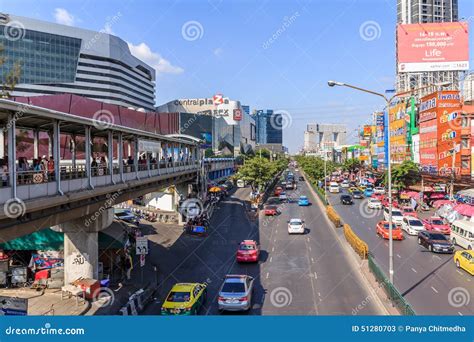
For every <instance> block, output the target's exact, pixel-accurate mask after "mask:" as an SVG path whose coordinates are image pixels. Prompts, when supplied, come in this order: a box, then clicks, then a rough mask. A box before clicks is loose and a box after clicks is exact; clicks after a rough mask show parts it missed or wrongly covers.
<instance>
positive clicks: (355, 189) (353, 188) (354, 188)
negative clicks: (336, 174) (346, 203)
mask: <svg viewBox="0 0 474 342" xmlns="http://www.w3.org/2000/svg"><path fill="white" fill-rule="evenodd" d="M347 191H348V192H350V193H351V194H352V193H353V192H354V191H359V189H358V188H357V187H355V186H351V187H350V188H349V189H347Z"/></svg>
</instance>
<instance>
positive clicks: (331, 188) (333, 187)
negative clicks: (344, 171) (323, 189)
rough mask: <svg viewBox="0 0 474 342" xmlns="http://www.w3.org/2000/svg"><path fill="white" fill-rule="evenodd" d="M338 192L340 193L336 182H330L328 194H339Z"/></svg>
mask: <svg viewBox="0 0 474 342" xmlns="http://www.w3.org/2000/svg"><path fill="white" fill-rule="evenodd" d="M339 191H340V188H339V184H337V183H336V182H331V183H330V184H329V192H331V193H339Z"/></svg>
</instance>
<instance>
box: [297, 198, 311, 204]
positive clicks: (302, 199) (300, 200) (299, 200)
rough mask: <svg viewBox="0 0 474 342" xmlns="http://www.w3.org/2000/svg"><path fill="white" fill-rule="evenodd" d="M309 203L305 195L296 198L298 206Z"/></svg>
mask: <svg viewBox="0 0 474 342" xmlns="http://www.w3.org/2000/svg"><path fill="white" fill-rule="evenodd" d="M309 204H310V203H309V199H308V197H306V196H300V198H299V199H298V205H299V206H308V205H309Z"/></svg>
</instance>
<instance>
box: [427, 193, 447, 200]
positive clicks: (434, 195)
mask: <svg viewBox="0 0 474 342" xmlns="http://www.w3.org/2000/svg"><path fill="white" fill-rule="evenodd" d="M444 197H445V194H440V193H437V194H436V193H435V194H431V196H430V198H431V199H443V198H444Z"/></svg>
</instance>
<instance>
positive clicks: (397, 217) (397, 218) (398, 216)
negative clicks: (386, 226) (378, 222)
mask: <svg viewBox="0 0 474 342" xmlns="http://www.w3.org/2000/svg"><path fill="white" fill-rule="evenodd" d="M389 216H390V211H389V208H387V207H386V208H384V209H383V217H384V219H385V221H389ZM402 220H403V215H402V212H401V211H400V210H398V209H395V208H392V222H393V223H395V224H398V225H400V224H402Z"/></svg>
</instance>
